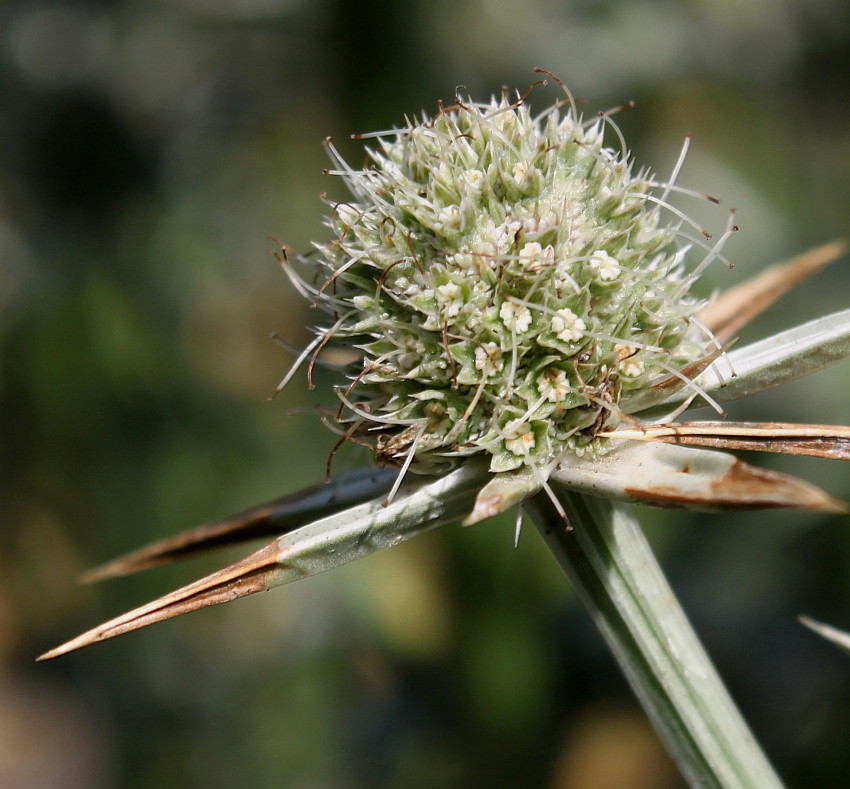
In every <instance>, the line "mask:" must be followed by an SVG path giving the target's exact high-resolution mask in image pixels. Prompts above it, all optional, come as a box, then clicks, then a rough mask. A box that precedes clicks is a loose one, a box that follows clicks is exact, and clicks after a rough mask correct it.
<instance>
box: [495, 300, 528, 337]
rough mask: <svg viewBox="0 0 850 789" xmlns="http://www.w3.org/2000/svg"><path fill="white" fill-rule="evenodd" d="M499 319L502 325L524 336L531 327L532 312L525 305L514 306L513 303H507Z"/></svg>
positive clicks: (500, 311)
mask: <svg viewBox="0 0 850 789" xmlns="http://www.w3.org/2000/svg"><path fill="white" fill-rule="evenodd" d="M499 317H500V318H501V319H502V323H504V324H505V326H506V327H507V328H508V329H510V330H511V331H515V332H516V333H517V334H524V333H525V332H527V331H528V327H529V326H531V310H529V309H528V307H526V306H525V305H524V304H514V302H512V301H506V302H504V303H503V304H502V306H501V308H500V309H499Z"/></svg>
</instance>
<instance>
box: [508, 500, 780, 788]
mask: <svg viewBox="0 0 850 789" xmlns="http://www.w3.org/2000/svg"><path fill="white" fill-rule="evenodd" d="M555 492H556V494H557V496H558V499H559V500H560V502H561V503H562V504H563V506H564V508H565V510H566V512H567V516H568V518H569V522H570V525H571V526H572V529H571V530H568V529H567V528H566V526H565V523H564V521H563V518H561V517H560V516H559V514H558V513H557V512H556V511H555V508H554V507H553V505H552V503H551V502H550V501H549V499H548V498H547V497H546V496H545V495H544V494H538V495H537V496H535V497H534V498H533V499H530V500H529V501H527V502H526V505H525V506H526V511H527V512H528V513H529V514H530V515H531V517H532V519H533V520H534V522H535V524H536V526H537V528H538V530H539V531H540V533H541V535H542V536H543V538H544V540H545V541H546V544H547V545H548V546H549V549H550V550H551V551H552V553H553V554H554V555H555V558H556V559H557V560H558V563H559V564H560V565H561V567H562V568H563V570H564V571H565V572H566V574H567V576H568V577H569V579H570V581H571V582H572V584H573V586H574V588H575V590H576V592H577V594H578V596H579V598H580V599H581V601H582V602H583V603H584V605H585V606H586V608H587V609H588V611H589V612H590V614H591V616H592V617H593V619H594V621H595V622H596V624H597V626H598V627H599V630H600V631H601V632H602V635H603V637H604V638H605V640H606V641H607V643H608V646H609V647H610V648H611V650H612V651H613V653H614V656H615V657H616V659H617V661H618V663H619V664H620V667H621V668H622V670H623V672H624V673H625V675H626V677H627V679H628V681H629V683H630V684H631V686H632V689H633V690H634V692H635V693H636V695H637V697H638V699H639V700H640V702H641V704H642V705H643V707H644V709H645V710H646V712H647V714H648V715H649V717H650V719H651V720H652V722H653V724H654V725H655V728H656V730H657V731H658V733H659V735H660V736H661V738H662V739H663V740H664V742H665V744H666V746H667V748H668V750H669V751H670V753H671V754H672V756H673V758H674V759H675V760H676V762H677V763H678V765H679V768H680V769H681V770H682V773H683V774H684V775H685V778H686V779H687V780H688V782H689V784H690V785H691V786H692V787H706V788H711V789H781V787H782V782H781V781H780V780H779V778H778V776H777V775H776V773H775V772H774V770H773V767H772V766H771V765H770V763H769V762H768V760H767V758H766V757H765V755H764V754H763V753H762V751H761V749H760V748H759V745H758V743H757V742H756V740H755V738H754V737H753V734H752V732H751V731H750V730H749V728H748V727H747V724H746V723H745V722H744V720H743V718H742V717H741V714H740V712H739V711H738V709H737V707H736V706H735V704H734V702H733V701H732V699H731V697H730V696H729V693H728V691H727V690H726V688H725V687H724V685H723V682H722V681H721V679H720V677H719V676H718V675H717V672H716V671H715V669H714V666H713V665H712V664H711V661H710V660H709V658H708V655H707V654H706V653H705V650H704V649H703V647H702V645H701V644H700V642H699V639H698V638H697V636H696V634H695V633H694V631H693V629H692V628H691V626H690V624H689V622H688V620H687V618H686V616H685V614H684V612H683V611H682V609H681V607H680V605H679V603H678V601H677V599H676V597H675V596H674V594H673V592H672V590H671V589H670V586H669V585H668V583H667V581H666V579H665V578H664V575H663V573H662V572H661V569H660V568H659V566H658V563H657V562H656V560H655V556H654V555H653V553H652V550H651V548H650V547H649V544H648V543H647V541H646V538H645V537H644V534H643V531H642V530H641V528H640V524H639V523H638V520H637V518H636V517H635V515H634V513H633V511H632V508H631V507H630V506H629V505H627V504H622V503H619V502H617V503H615V502H612V501H608V500H605V499H598V498H593V497H589V496H584V495H582V494H578V493H573V492H570V491H568V490H566V489H564V488H562V487H560V486H558V487H556V488H555Z"/></svg>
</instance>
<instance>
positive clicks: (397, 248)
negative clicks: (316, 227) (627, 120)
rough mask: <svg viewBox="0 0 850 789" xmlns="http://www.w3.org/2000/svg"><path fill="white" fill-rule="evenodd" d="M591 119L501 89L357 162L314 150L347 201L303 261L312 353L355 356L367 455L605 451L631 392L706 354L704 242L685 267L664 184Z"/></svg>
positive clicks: (346, 399) (410, 127)
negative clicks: (315, 310) (321, 321)
mask: <svg viewBox="0 0 850 789" xmlns="http://www.w3.org/2000/svg"><path fill="white" fill-rule="evenodd" d="M608 125H611V126H612V127H613V128H614V130H615V132H616V133H617V134H618V135H619V130H617V129H616V127H614V126H613V123H612V122H611V121H610V119H609V118H608V117H607V116H604V115H602V116H600V117H597V118H595V119H593V120H591V121H589V122H585V121H582V119H581V118H580V117H579V116H578V115H577V113H576V109H575V105H574V104H572V103H571V102H558V103H556V104H555V105H553V106H551V107H549V108H548V109H546V110H545V111H543V112H542V113H540V114H538V115H536V116H535V115H532V114H531V113H530V112H529V110H528V108H527V107H526V105H525V103H524V102H523V101H522V100H521V99H520V100H517V101H516V102H513V103H512V102H509V101H508V99H507V98H506V97H502V98H501V99H493V100H492V101H491V102H490V103H487V104H475V103H471V102H466V101H463V102H462V101H460V100H458V102H457V103H456V104H455V105H454V106H452V107H448V108H443V107H441V109H440V112H439V113H438V114H437V115H436V116H435V117H434V118H429V117H427V116H424V117H423V118H422V119H421V120H420V121H418V122H408V123H407V125H406V126H405V127H404V128H401V129H397V130H394V131H392V132H386V133H379V134H376V135H374V136H375V137H376V138H377V140H378V144H377V147H375V148H372V149H369V156H370V158H371V165H370V166H367V167H366V168H365V169H362V170H354V169H352V168H351V167H350V166H348V164H347V163H346V162H345V161H344V160H343V159H342V157H341V156H340V155H339V153H338V152H337V151H336V149H335V148H334V147H333V145H331V144H330V143H328V145H329V148H330V151H331V154H332V156H333V157H334V159H335V161H336V162H337V165H338V169H336V170H334V171H333V172H334V174H337V175H340V176H342V178H343V179H344V180H345V183H346V184H347V186H348V188H349V189H350V191H351V193H352V199H351V200H350V201H348V202H342V203H335V204H333V209H334V210H333V212H332V215H331V217H330V218H329V220H328V225H329V227H330V228H331V229H332V230H333V232H334V234H335V236H336V237H335V238H334V239H333V240H332V241H330V242H329V243H326V244H321V245H317V249H318V255H317V256H310V257H309V258H302V262H303V263H305V264H307V265H309V266H311V267H315V266H316V265H317V264H318V268H319V270H320V271H321V272H322V274H323V275H324V276H325V280H324V282H323V284H321V287H320V288H319V289H318V291H316V290H315V289H314V290H313V293H314V294H315V296H316V300H317V303H318V304H320V305H322V306H324V307H325V308H326V310H327V311H328V313H329V314H330V315H331V316H332V317H331V319H330V322H329V325H328V326H326V327H323V328H322V329H320V330H319V332H318V334H319V337H317V341H316V343H315V344H314V347H316V346H319V347H324V345H325V344H326V343H327V342H328V341H329V340H332V341H342V342H343V343H344V344H345V345H346V346H347V347H349V348H351V347H352V346H354V347H356V348H358V349H359V350H360V351H362V360H361V361H360V362H359V363H357V364H356V366H355V367H354V368H353V371H352V372H351V379H352V381H351V384H350V385H349V386H348V387H345V388H342V389H340V391H339V394H340V397H341V399H342V401H343V403H344V405H345V408H344V409H343V411H342V413H343V414H344V416H342V418H341V419H340V421H342V422H343V423H344V424H345V425H346V426H347V432H346V437H347V438H352V439H353V440H356V441H360V442H365V443H367V444H368V445H369V446H371V448H372V449H374V451H375V452H376V454H377V460H378V462H379V464H384V463H389V464H393V465H402V464H403V463H404V462H405V461H406V462H407V463H408V464H409V463H411V462H413V463H414V464H415V467H418V468H419V469H420V470H429V469H430V468H431V467H432V466H433V465H434V464H435V463H446V462H449V461H450V460H451V458H455V457H459V456H465V455H470V454H475V453H481V452H487V453H489V454H490V456H491V459H490V470H491V471H495V472H498V471H508V470H512V469H516V468H519V467H521V466H523V465H529V466H532V467H534V468H543V467H544V466H546V465H547V464H549V463H551V462H552V461H554V460H556V459H557V458H559V457H562V456H564V455H565V454H567V453H574V454H576V455H583V454H586V453H587V452H592V453H598V452H599V451H604V450H605V448H606V444H607V443H608V442H607V440H606V439H603V438H597V437H596V436H597V433H598V432H600V431H601V430H603V429H611V428H612V427H614V426H616V424H617V423H618V422H619V420H620V418H621V416H622V414H624V413H628V412H629V410H630V409H629V400H630V398H633V397H634V396H635V395H636V394H637V393H638V392H641V391H642V390H645V389H646V388H648V387H650V386H652V385H653V384H654V383H657V382H659V381H661V380H662V379H668V378H670V376H671V374H672V375H676V374H678V375H679V376H680V377H681V373H680V372H679V371H680V370H681V369H682V368H683V367H685V366H686V365H687V364H689V363H691V362H694V361H695V360H697V359H700V358H702V357H705V356H706V355H707V354H708V352H709V350H713V349H714V347H715V345H713V344H712V342H711V337H710V335H709V334H708V333H707V332H705V331H701V330H700V328H699V324H698V322H697V321H695V320H694V318H693V314H694V312H695V311H696V309H697V307H698V306H700V302H698V301H697V300H696V299H695V298H694V297H692V296H690V295H689V293H688V290H689V286H690V285H691V284H692V281H693V280H694V279H696V276H697V275H698V273H699V272H700V271H701V270H702V268H703V266H704V265H706V264H707V263H708V262H709V261H710V259H713V258H714V257H716V256H717V255H718V253H719V244H718V245H717V246H715V248H714V249H711V250H709V251H708V253H707V256H706V257H705V258H704V259H703V261H702V263H700V264H699V265H698V266H697V267H696V269H695V270H690V272H689V269H688V268H687V267H686V263H685V253H686V251H687V249H688V248H689V247H690V246H691V244H690V243H686V239H687V236H686V234H685V233H683V232H682V230H681V226H682V224H683V223H690V224H693V223H691V222H690V220H688V219H687V218H686V217H685V216H684V215H683V214H681V213H680V212H679V211H677V210H676V209H673V208H672V207H670V206H669V205H668V204H667V202H666V198H667V194H668V192H669V191H670V190H671V189H672V188H674V187H673V186H672V184H660V185H659V184H657V183H656V182H654V181H652V180H651V178H650V177H649V175H648V174H647V173H646V172H643V171H642V172H640V173H638V174H634V173H633V172H632V170H633V166H632V162H631V161H630V159H629V155H628V152H627V151H625V150H622V151H621V150H615V149H612V148H610V147H606V145H605V142H604V139H603V138H604V133H605V130H606V126H608ZM366 136H369V135H366ZM683 153H684V152H683ZM671 180H672V179H671ZM655 191H659V194H655ZM668 217H670V218H671V219H670V220H669V221H668ZM694 227H696V226H695V225H694ZM730 232H731V228H730ZM727 236H728V233H727V234H726V235H724V237H723V238H722V239H721V242H722V241H724V240H725V238H726V237H727ZM690 240H691V241H692V242H693V241H696V243H697V244H699V245H701V246H703V247H705V248H707V245H706V244H705V243H704V242H702V241H699V240H697V239H690ZM319 281H321V279H320V280H319Z"/></svg>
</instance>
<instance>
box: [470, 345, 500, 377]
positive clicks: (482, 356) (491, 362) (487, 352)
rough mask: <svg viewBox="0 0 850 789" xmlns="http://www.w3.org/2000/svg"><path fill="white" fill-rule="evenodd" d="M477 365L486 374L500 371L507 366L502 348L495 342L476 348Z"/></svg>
mask: <svg viewBox="0 0 850 789" xmlns="http://www.w3.org/2000/svg"><path fill="white" fill-rule="evenodd" d="M475 366H476V368H478V369H479V370H481V372H482V373H484V375H492V374H493V373H498V372H500V371H501V370H502V368H503V367H504V366H505V363H504V361H503V360H502V350H501V348H499V346H498V345H496V343H494V342H487V343H484V345H479V346H478V347H477V348H476V349H475Z"/></svg>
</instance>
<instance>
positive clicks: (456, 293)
mask: <svg viewBox="0 0 850 789" xmlns="http://www.w3.org/2000/svg"><path fill="white" fill-rule="evenodd" d="M437 300H438V301H439V302H440V303H441V304H442V305H443V306H444V307H445V314H446V317H449V318H454V316H455V315H457V314H458V313H459V312H460V308H461V307H463V293H462V292H461V289H460V285H456V284H455V283H454V282H447V283H446V284H445V285H438V286H437Z"/></svg>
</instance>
